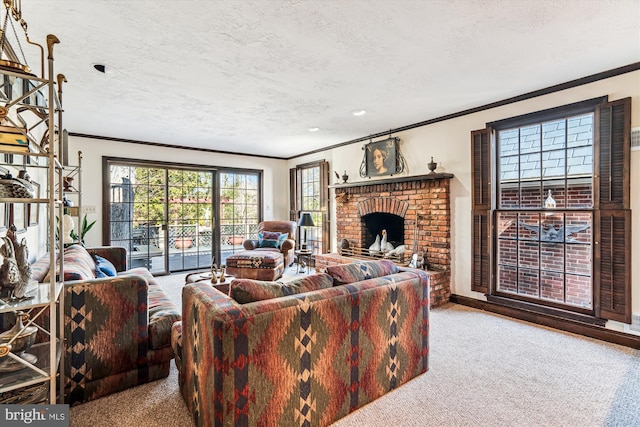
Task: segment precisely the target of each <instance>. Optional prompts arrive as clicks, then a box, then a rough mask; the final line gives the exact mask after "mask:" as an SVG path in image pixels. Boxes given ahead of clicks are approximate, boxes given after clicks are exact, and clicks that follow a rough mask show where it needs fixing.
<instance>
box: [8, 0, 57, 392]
mask: <svg viewBox="0 0 640 427" xmlns="http://www.w3.org/2000/svg"><path fill="white" fill-rule="evenodd" d="M5 6H6V9H7V10H6V12H5V13H7V14H8V15H9V14H13V15H12V16H13V17H15V20H16V21H18V22H20V23H22V22H23V21H22V18H21V12H20V10H19V3H18V4H17V5H15V4H14V3H13V2H11V1H10V2H8V4H7V2H6V1H5ZM6 19H7V18H5V23H6ZM8 19H13V18H11V17H9V18H8ZM12 24H13V23H12ZM23 28H26V24H25V25H24V26H23ZM29 43H31V44H35V43H33V42H31V41H29ZM56 43H59V41H58V39H57V38H56V37H55V36H54V35H51V34H50V35H48V36H47V40H46V49H45V48H42V47H41V48H42V58H41V61H42V67H41V69H42V76H41V77H38V76H36V75H34V74H33V73H32V72H31V71H30V70H29V69H28V68H27V67H26V66H23V65H21V64H20V63H19V62H15V61H12V60H4V59H0V125H1V126H2V127H0V141H1V142H2V143H3V144H0V167H1V168H2V169H4V170H6V171H9V172H11V174H12V175H13V176H17V174H18V172H19V171H21V170H24V171H26V172H27V174H28V175H29V177H30V180H31V181H32V182H34V183H35V184H36V186H35V188H36V189H39V190H38V191H39V192H40V194H34V195H33V197H22V196H18V197H0V205H1V206H2V207H3V208H4V212H5V216H4V220H2V215H0V221H1V222H0V225H2V226H5V227H7V229H8V228H9V227H10V225H11V223H14V224H15V226H16V229H17V231H16V237H17V240H21V239H22V238H23V236H27V235H28V236H29V237H30V241H29V242H28V243H29V246H30V247H31V246H32V245H33V244H34V242H32V241H31V239H37V240H38V242H37V246H38V249H43V248H44V249H45V250H46V251H47V252H48V253H49V265H50V268H51V271H56V253H58V255H59V256H58V258H59V259H60V260H62V258H63V257H62V245H61V244H57V243H56V229H58V228H60V230H59V231H60V233H61V234H60V235H64V234H63V233H65V232H66V231H65V230H64V226H63V224H62V221H60V224H57V220H56V217H58V218H62V214H63V204H62V199H63V186H62V185H61V177H62V176H63V167H62V165H61V162H60V159H59V153H61V152H62V150H61V141H60V140H61V138H59V137H58V135H61V132H58V129H62V104H61V99H62V83H63V82H64V81H66V79H65V78H64V76H63V75H60V74H59V75H57V76H56V75H55V74H54V67H53V46H54V45H55V44H56ZM38 46H39V45H38ZM45 50H46V53H47V59H46V60H45V57H44V55H45ZM2 53H3V54H6V48H5V50H4V51H3V52H2ZM45 65H46V68H47V72H46V76H45ZM3 131H4V132H6V134H8V135H12V134H15V135H17V138H18V139H20V140H21V141H22V142H24V141H27V142H28V147H25V146H15V145H13V146H12V145H10V143H11V142H12V141H10V142H9V145H8V143H7V138H4V135H3V134H2V132H3ZM6 134H5V135H6ZM7 194H9V195H11V192H6V193H2V194H0V196H1V195H5V196H6V195H7ZM20 212H22V215H20ZM41 214H42V215H41ZM36 219H37V221H36ZM22 230H24V231H25V232H26V233H25V234H24V235H21V231H22ZM4 234H5V232H4V231H0V235H2V236H4ZM36 236H37V237H36ZM32 252H34V253H36V254H37V253H38V251H32ZM59 264H60V267H59V275H57V274H50V279H48V282H46V283H39V284H37V285H35V287H34V289H33V290H31V291H28V292H27V293H26V295H25V297H26V298H24V299H16V298H14V297H13V296H12V295H6V294H7V292H6V289H5V290H4V291H3V292H2V298H1V299H0V315H2V316H5V317H4V319H8V318H11V317H15V318H16V321H17V317H18V316H20V317H21V318H22V320H23V327H22V329H21V330H20V333H19V334H16V335H13V334H9V335H10V336H8V337H6V340H2V341H0V403H57V402H58V400H59V395H58V390H60V388H59V387H57V381H56V380H57V379H58V378H60V383H61V384H62V377H63V375H60V376H59V375H58V367H59V365H60V361H61V357H62V348H63V345H62V339H63V337H62V330H63V329H62V313H61V309H60V308H61V307H63V301H62V298H63V295H64V293H63V292H62V288H63V283H62V282H59V281H56V277H64V275H63V274H64V273H63V266H62V265H61V264H62V262H61V261H60V263H59ZM0 285H2V284H0ZM11 313H13V314H14V316H11V315H10V314H11ZM23 314H24V315H28V317H27V316H23ZM5 326H6V324H5ZM34 328H35V329H36V332H35V334H30V333H29V332H30V331H33V330H34ZM5 329H6V328H5ZM22 334H26V335H29V336H30V335H36V336H37V337H38V341H39V342H37V343H35V344H32V345H27V346H26V350H24V351H21V349H20V347H21V346H20V342H19V341H20V340H19V338H22V337H20V335H22ZM22 347H24V346H22Z"/></svg>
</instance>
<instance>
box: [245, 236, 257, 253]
mask: <svg viewBox="0 0 640 427" xmlns="http://www.w3.org/2000/svg"><path fill="white" fill-rule="evenodd" d="M242 246H244V248H245V249H246V250H248V251H252V250H254V249H255V248H257V247H258V241H257V240H255V239H247V240H245V241H244V243H243V244H242Z"/></svg>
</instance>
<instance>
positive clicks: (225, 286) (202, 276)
mask: <svg viewBox="0 0 640 427" xmlns="http://www.w3.org/2000/svg"><path fill="white" fill-rule="evenodd" d="M234 279H235V277H234V276H232V275H230V274H225V276H224V281H222V282H217V283H213V282H212V281H211V272H210V271H201V272H198V273H189V274H187V276H186V277H185V284H189V283H196V282H209V283H211V286H212V287H214V288H216V289H217V290H219V291H220V292H222V293H223V294H225V295H229V285H230V284H231V282H232V281H233V280H234Z"/></svg>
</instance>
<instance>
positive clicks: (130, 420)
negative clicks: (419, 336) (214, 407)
mask: <svg viewBox="0 0 640 427" xmlns="http://www.w3.org/2000/svg"><path fill="white" fill-rule="evenodd" d="M287 273H288V274H290V273H291V271H290V270H288V271H287ZM183 279H184V275H173V276H167V277H163V278H160V281H161V282H162V285H163V286H164V287H165V288H166V289H167V291H168V292H169V294H170V295H171V297H172V298H173V299H174V300H175V301H176V302H178V303H179V296H180V291H181V288H182V283H183ZM430 328H431V329H430V331H431V333H430V345H431V353H430V370H429V372H427V373H426V374H424V375H421V376H420V377H418V378H416V379H414V380H412V381H410V382H409V383H407V384H405V385H403V386H401V387H400V388H398V389H396V390H394V391H392V392H390V393H388V394H387V395H385V396H383V397H382V398H380V399H378V400H376V401H374V402H372V403H370V404H369V405H367V406H365V407H364V408H361V409H359V410H358V411H356V412H354V413H352V414H350V415H349V416H347V417H345V418H343V419H341V420H338V421H337V422H336V423H335V424H334V427H350V426H353V427H356V426H357V427H362V426H372V427H375V426H380V427H390V426H403V427H404V426H416V427H417V426H563V427H570V426H576V427H583V426H621V427H622V426H625V427H627V426H640V351H638V350H633V349H629V348H626V347H621V346H616V345H612V344H608V343H604V342H601V341H597V340H593V339H589V338H583V337H580V336H577V335H573V334H569V333H564V332H558V331H555V330H552V329H549V328H544V327H540V326H536V325H532V324H529V323H525V322H520V321H516V320H512V319H509V318H506V317H502V316H498V315H494V314H490V313H485V312H482V311H479V310H475V309H471V308H468V307H464V306H460V305H455V304H448V305H446V306H445V307H442V308H438V309H435V310H432V312H431V319H430ZM320 410H321V409H320ZM70 416H71V426H87V427H100V426H105V427H107V426H108V427H111V426H178V427H179V426H192V425H193V424H192V421H191V418H190V417H189V414H188V413H187V410H186V406H185V405H184V403H183V401H182V398H181V395H180V393H179V390H178V386H177V372H176V369H175V366H173V364H172V368H171V374H170V375H169V377H168V378H165V379H162V380H159V381H155V382H153V383H150V384H145V385H142V386H139V387H136V388H133V389H129V390H126V391H124V392H121V393H117V394H114V395H111V396H107V397H104V398H102V399H98V400H96V401H93V402H89V403H86V404H83V405H79V406H75V407H73V408H71V414H70ZM287 427H288V426H287Z"/></svg>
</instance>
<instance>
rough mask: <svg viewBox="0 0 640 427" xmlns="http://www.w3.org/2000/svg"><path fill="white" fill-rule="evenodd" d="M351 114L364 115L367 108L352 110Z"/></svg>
mask: <svg viewBox="0 0 640 427" xmlns="http://www.w3.org/2000/svg"><path fill="white" fill-rule="evenodd" d="M351 114H353V115H354V116H364V115H365V114H367V110H353V111H352V112H351Z"/></svg>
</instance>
